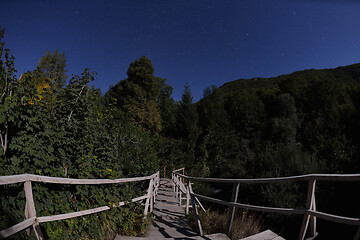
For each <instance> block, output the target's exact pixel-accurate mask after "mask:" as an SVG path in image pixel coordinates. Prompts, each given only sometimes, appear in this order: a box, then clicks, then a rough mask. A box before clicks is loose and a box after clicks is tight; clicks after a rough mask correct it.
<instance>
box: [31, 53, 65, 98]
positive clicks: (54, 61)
mask: <svg viewBox="0 0 360 240" xmlns="http://www.w3.org/2000/svg"><path fill="white" fill-rule="evenodd" d="M65 67H66V57H65V53H60V52H58V50H57V49H56V50H55V51H54V52H53V53H51V52H49V51H46V53H45V55H44V56H43V57H41V58H40V60H39V62H38V64H37V67H36V69H35V71H34V75H35V76H36V79H37V80H36V81H37V82H36V85H37V88H38V91H40V92H41V91H44V89H46V88H50V89H51V90H52V91H54V92H55V91H57V90H58V89H60V88H61V87H63V86H64V84H65V82H66V79H67V75H66V72H67V70H66V69H65Z"/></svg>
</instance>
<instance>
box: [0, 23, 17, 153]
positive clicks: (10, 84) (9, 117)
mask: <svg viewBox="0 0 360 240" xmlns="http://www.w3.org/2000/svg"><path fill="white" fill-rule="evenodd" d="M4 32H5V29H3V28H1V26H0V91H1V93H0V94H1V95H0V140H1V148H2V153H3V154H4V155H5V154H6V150H7V148H8V143H9V124H11V122H14V121H15V118H14V115H13V111H12V109H13V108H14V107H15V104H16V100H15V99H14V97H13V94H14V93H13V92H14V89H15V87H16V84H17V79H16V77H15V73H16V69H15V67H14V60H15V57H14V56H13V55H12V54H11V52H10V50H9V49H7V48H5V42H3V41H2V38H3V37H4Z"/></svg>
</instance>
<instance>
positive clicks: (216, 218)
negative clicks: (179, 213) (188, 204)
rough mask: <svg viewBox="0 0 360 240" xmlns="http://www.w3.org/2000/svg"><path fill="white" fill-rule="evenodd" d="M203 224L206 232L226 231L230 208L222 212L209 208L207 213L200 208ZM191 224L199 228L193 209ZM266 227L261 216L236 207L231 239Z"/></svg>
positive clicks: (189, 220) (190, 215)
mask: <svg viewBox="0 0 360 240" xmlns="http://www.w3.org/2000/svg"><path fill="white" fill-rule="evenodd" d="M199 215H200V216H199V217H200V222H201V226H202V229H203V232H204V234H211V233H225V232H226V224H227V220H228V216H229V209H228V210H226V211H224V212H221V211H219V210H211V209H210V210H208V211H207V212H206V213H204V212H203V211H201V210H200V213H199ZM187 219H188V222H189V225H190V227H191V228H192V229H194V230H197V226H196V222H195V216H194V213H193V211H190V213H189V215H187ZM263 229H264V227H263V221H262V219H261V217H259V216H257V215H255V214H254V213H252V212H250V211H246V210H242V209H236V211H235V216H234V220H233V225H232V229H231V231H230V233H229V234H228V236H229V238H230V239H240V238H244V237H248V236H250V235H253V234H256V233H259V232H261V231H262V230H263Z"/></svg>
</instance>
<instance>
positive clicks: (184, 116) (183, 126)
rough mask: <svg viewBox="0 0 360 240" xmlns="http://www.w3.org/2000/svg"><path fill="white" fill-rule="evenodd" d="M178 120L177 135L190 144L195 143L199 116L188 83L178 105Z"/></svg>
mask: <svg viewBox="0 0 360 240" xmlns="http://www.w3.org/2000/svg"><path fill="white" fill-rule="evenodd" d="M176 119H177V123H176V126H177V135H178V136H180V137H181V138H183V139H185V140H187V141H188V143H189V144H193V143H195V141H196V139H197V135H198V127H197V122H198V119H199V115H198V112H197V109H196V106H195V105H194V104H193V96H192V93H191V89H190V86H189V84H188V83H186V84H185V86H184V92H183V94H182V95H181V101H180V102H179V103H178V110H177V118H176Z"/></svg>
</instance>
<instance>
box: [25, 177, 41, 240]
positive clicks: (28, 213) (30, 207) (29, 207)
mask: <svg viewBox="0 0 360 240" xmlns="http://www.w3.org/2000/svg"><path fill="white" fill-rule="evenodd" d="M24 190H25V198H26V204H25V217H26V219H29V218H32V217H36V210H35V204H34V197H33V193H32V187H31V181H26V182H25V183H24ZM33 229H34V232H35V235H36V238H37V239H39V240H42V239H44V236H43V234H42V232H41V229H40V225H39V222H38V220H37V219H36V220H35V223H34V224H33Z"/></svg>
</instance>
